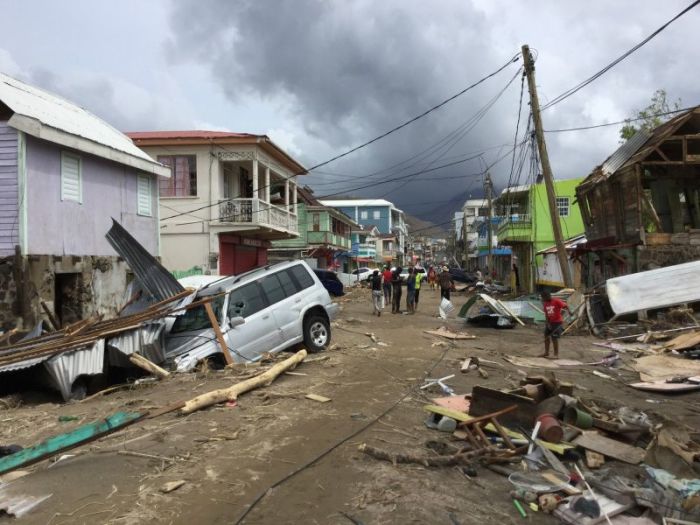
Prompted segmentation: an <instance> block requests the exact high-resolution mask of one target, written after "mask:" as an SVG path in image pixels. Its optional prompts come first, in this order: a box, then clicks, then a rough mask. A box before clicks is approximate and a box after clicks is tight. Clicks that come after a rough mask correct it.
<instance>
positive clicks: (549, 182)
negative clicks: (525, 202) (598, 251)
mask: <svg viewBox="0 0 700 525" xmlns="http://www.w3.org/2000/svg"><path fill="white" fill-rule="evenodd" d="M522 52H523V60H524V63H525V75H526V76H527V87H528V90H529V91H530V107H531V109H532V120H533V121H534V124H535V136H536V137H537V148H538V149H539V152H540V161H541V162H542V175H543V176H544V185H545V188H547V201H548V202H549V215H550V216H551V218H552V231H553V233H554V242H555V243H556V246H557V258H558V259H559V267H560V268H561V275H562V277H563V279H564V285H565V286H566V287H567V288H572V287H573V285H574V283H573V281H572V279H571V272H570V271H569V261H568V259H567V256H566V248H565V247H564V239H563V238H562V235H561V223H560V222H559V210H558V208H557V201H556V194H555V192H554V177H553V176H552V167H551V166H550V165H549V155H548V154H547V144H545V141H544V131H543V129H542V116H541V115H540V102H539V99H538V98H537V85H536V83H535V63H534V62H533V61H532V55H530V48H529V47H528V46H527V45H524V46H523V47H522Z"/></svg>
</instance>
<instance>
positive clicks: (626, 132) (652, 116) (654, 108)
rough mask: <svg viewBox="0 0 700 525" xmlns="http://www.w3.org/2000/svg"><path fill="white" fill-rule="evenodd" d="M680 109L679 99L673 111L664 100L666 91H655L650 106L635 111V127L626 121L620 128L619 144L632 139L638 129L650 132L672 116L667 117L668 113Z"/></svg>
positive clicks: (629, 121)
mask: <svg viewBox="0 0 700 525" xmlns="http://www.w3.org/2000/svg"><path fill="white" fill-rule="evenodd" d="M680 107H681V99H680V98H679V99H678V100H676V101H675V102H674V103H673V109H671V106H669V104H668V101H667V100H666V90H665V89H657V90H656V91H655V92H654V94H653V95H652V97H651V104H649V105H648V106H647V107H645V108H644V109H642V110H639V111H637V119H641V120H637V119H635V120H636V125H635V124H632V119H627V120H626V121H625V125H624V126H622V128H620V138H621V139H622V140H621V141H620V142H626V141H628V140H629V139H631V138H632V136H633V135H634V134H635V133H637V131H639V130H640V129H643V130H646V131H651V130H652V129H654V128H656V127H657V126H659V125H661V124H663V123H664V122H665V121H667V120H668V119H669V118H671V117H672V115H668V113H669V112H670V111H676V110H678V109H680Z"/></svg>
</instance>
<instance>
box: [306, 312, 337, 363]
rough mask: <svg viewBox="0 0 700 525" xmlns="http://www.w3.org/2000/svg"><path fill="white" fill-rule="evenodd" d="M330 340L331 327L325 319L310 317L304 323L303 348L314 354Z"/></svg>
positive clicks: (317, 316) (316, 316) (315, 316)
mask: <svg viewBox="0 0 700 525" xmlns="http://www.w3.org/2000/svg"><path fill="white" fill-rule="evenodd" d="M330 340H331V327H330V324H328V321H327V320H326V318H325V317H322V316H320V315H310V316H309V317H307V318H306V320H305V321H304V346H306V349H307V350H308V351H309V352H311V353H312V354H315V353H317V352H320V351H321V350H323V349H324V348H326V346H327V345H328V342H329V341H330Z"/></svg>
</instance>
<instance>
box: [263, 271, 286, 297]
mask: <svg viewBox="0 0 700 525" xmlns="http://www.w3.org/2000/svg"><path fill="white" fill-rule="evenodd" d="M260 286H262V289H263V291H264V292H265V295H266V296H267V300H268V301H269V302H270V304H275V303H279V302H280V301H282V300H283V299H285V298H286V297H287V296H286V294H285V293H284V288H282V283H281V282H280V280H279V278H278V277H277V274H273V275H268V276H267V277H264V278H262V279H261V280H260Z"/></svg>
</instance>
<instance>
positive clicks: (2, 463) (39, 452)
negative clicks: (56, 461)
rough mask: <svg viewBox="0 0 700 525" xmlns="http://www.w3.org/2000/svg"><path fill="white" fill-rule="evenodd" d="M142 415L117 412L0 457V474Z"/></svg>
mask: <svg viewBox="0 0 700 525" xmlns="http://www.w3.org/2000/svg"><path fill="white" fill-rule="evenodd" d="M143 416H144V414H141V413H138V412H117V413H116V414H112V415H111V416H108V417H106V418H104V419H101V420H99V421H95V422H94V423H89V424H87V425H83V426H80V427H78V428H76V429H75V430H72V431H71V432H67V433H65V434H59V435H57V436H53V437H50V438H48V439H45V440H44V441H42V442H41V443H39V444H38V445H34V446H33V447H29V448H25V449H24V450H21V451H19V452H17V453H15V454H12V455H10V456H5V457H4V458H0V474H5V473H6V472H10V471H12V470H15V469H17V468H20V467H26V466H28V465H32V464H34V463H37V462H39V461H43V460H45V459H48V458H50V457H53V456H55V455H57V454H60V453H61V452H64V451H66V450H70V449H72V448H75V447H78V446H80V445H83V444H84V443H89V442H91V441H95V440H97V439H99V438H101V437H102V436H106V435H107V434H112V433H113V432H116V431H117V430H121V429H122V428H124V427H126V426H128V425H131V424H133V423H136V422H137V421H139V420H140V419H141V418H142V417H143Z"/></svg>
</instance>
